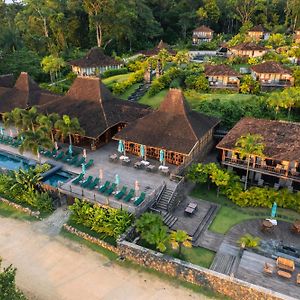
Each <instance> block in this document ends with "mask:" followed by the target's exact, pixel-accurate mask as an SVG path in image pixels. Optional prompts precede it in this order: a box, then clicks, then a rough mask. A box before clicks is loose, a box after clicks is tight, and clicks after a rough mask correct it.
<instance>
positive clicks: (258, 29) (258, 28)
mask: <svg viewBox="0 0 300 300" xmlns="http://www.w3.org/2000/svg"><path fill="white" fill-rule="evenodd" d="M248 32H262V33H265V32H269V30H267V29H266V28H265V27H264V26H263V25H261V24H259V25H256V26H253V27H252V28H251V29H250V30H249V31H248Z"/></svg>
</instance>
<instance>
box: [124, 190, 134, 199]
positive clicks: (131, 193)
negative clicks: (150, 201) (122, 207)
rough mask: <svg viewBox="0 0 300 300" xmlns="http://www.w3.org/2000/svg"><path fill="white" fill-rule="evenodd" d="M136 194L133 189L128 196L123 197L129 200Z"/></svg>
mask: <svg viewBox="0 0 300 300" xmlns="http://www.w3.org/2000/svg"><path fill="white" fill-rule="evenodd" d="M133 196H134V189H131V190H130V191H129V193H128V194H127V196H126V197H125V198H124V199H123V201H124V202H129V201H130V200H131V198H133Z"/></svg>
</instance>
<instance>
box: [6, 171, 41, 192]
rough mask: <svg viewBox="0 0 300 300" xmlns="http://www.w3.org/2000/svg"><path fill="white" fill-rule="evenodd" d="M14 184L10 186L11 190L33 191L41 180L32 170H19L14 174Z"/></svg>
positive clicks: (39, 175)
mask: <svg viewBox="0 0 300 300" xmlns="http://www.w3.org/2000/svg"><path fill="white" fill-rule="evenodd" d="M14 175H15V176H14V177H15V180H16V181H15V184H14V185H12V186H11V188H10V189H11V190H13V189H15V188H20V190H25V191H29V192H30V191H35V190H36V189H37V187H38V186H39V183H40V182H41V180H42V177H41V174H39V173H36V172H35V170H34V169H33V168H30V169H29V170H28V171H26V170H23V169H20V170H19V171H17V172H15V173H14Z"/></svg>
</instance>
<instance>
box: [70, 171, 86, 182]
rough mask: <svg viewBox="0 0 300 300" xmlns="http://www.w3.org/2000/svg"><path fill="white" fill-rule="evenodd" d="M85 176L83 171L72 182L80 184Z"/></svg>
mask: <svg viewBox="0 0 300 300" xmlns="http://www.w3.org/2000/svg"><path fill="white" fill-rule="evenodd" d="M83 176H84V175H83V174H82V173H80V175H79V176H78V177H76V178H75V179H74V180H73V182H72V183H73V184H75V185H78V184H79V183H80V181H81V180H82V179H83Z"/></svg>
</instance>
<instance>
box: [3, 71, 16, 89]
mask: <svg viewBox="0 0 300 300" xmlns="http://www.w3.org/2000/svg"><path fill="white" fill-rule="evenodd" d="M14 83H15V79H14V76H13V74H5V75H0V87H6V88H12V87H13V86H14Z"/></svg>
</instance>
